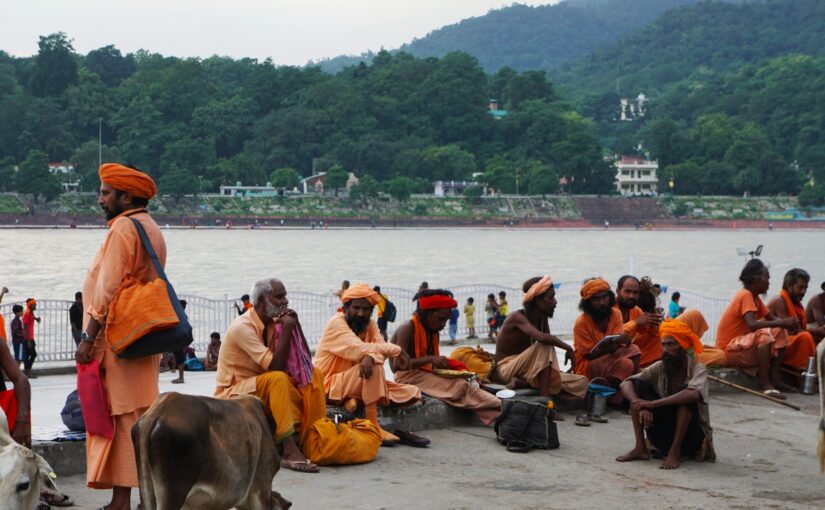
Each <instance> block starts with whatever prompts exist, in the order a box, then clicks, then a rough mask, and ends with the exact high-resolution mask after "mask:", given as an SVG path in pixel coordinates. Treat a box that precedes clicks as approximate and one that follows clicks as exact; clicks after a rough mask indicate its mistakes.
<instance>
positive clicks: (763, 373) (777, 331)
mask: <svg viewBox="0 0 825 510" xmlns="http://www.w3.org/2000/svg"><path fill="white" fill-rule="evenodd" d="M739 280H740V281H741V282H742V284H743V285H744V287H745V288H743V289H742V290H740V291H739V292H737V293H736V294H735V295H734V296H733V299H732V300H731V302H730V303H729V304H728V306H727V308H725V311H724V312H723V313H722V317H721V318H720V319H719V324H718V325H717V327H716V347H718V348H719V349H722V350H723V351H725V356H726V358H727V366H729V367H739V368H741V369H742V370H743V371H745V372H746V373H749V374H751V375H753V374H754V373H755V374H757V375H758V376H759V388H760V389H761V390H762V391H763V392H764V393H765V394H768V395H771V396H773V397H776V398H785V395H783V394H781V393H780V392H779V390H777V389H776V388H777V387H778V386H781V384H780V381H779V365H780V364H781V363H782V359H783V357H784V355H785V347H787V345H788V333H789V332H790V333H796V332H797V330H798V329H799V322H798V321H797V320H796V319H791V318H787V317H786V318H781V319H780V318H777V317H774V315H773V314H772V313H770V312H769V311H768V307H766V306H765V304H764V303H763V302H762V299H761V298H760V297H759V296H760V294H764V293H766V292H767V291H768V286H769V284H770V273H769V272H768V268H767V267H765V265H764V264H763V263H762V261H761V260H759V259H751V260H749V261H748V262H747V264H745V267H744V268H743V269H742V273H741V274H740V275H739Z"/></svg>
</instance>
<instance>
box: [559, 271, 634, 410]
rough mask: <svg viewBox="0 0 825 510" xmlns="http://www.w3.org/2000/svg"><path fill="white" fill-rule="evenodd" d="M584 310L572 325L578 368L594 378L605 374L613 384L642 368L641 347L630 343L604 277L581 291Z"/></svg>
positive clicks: (618, 395) (613, 401) (619, 396)
mask: <svg viewBox="0 0 825 510" xmlns="http://www.w3.org/2000/svg"><path fill="white" fill-rule="evenodd" d="M579 295H580V297H581V301H580V302H579V309H581V311H582V314H581V315H579V316H578V318H576V323H575V325H574V326H573V350H574V352H575V354H576V368H575V372H576V373H577V374H579V375H583V376H586V377H588V378H589V379H591V380H592V379H594V378H596V377H600V378H604V379H605V380H606V381H607V383H608V384H609V385H610V386H611V387H614V388H618V387H619V385H620V384H621V383H622V381H624V380H625V379H627V378H628V377H630V376H631V375H633V374H635V373H636V372H638V371H639V357H640V355H641V351H640V350H639V347H637V346H636V345H633V344H631V343H630V338H629V337H628V336H627V335H625V334H624V329H623V325H624V323H623V321H622V313H621V312H620V311H619V310H617V309H616V308H615V307H614V305H615V304H616V296H615V295H614V294H613V292H612V291H611V290H610V284H609V283H607V281H606V280H604V279H603V278H591V279H590V280H587V281H585V282H584V284H583V285H582V288H581V290H580V291H579ZM613 335H621V336H620V338H619V340H617V341H613V342H609V343H608V344H606V345H605V344H603V346H602V348H600V349H599V350H594V348H595V347H596V344H598V343H599V342H600V341H601V340H602V339H603V338H604V337H606V336H613ZM622 398H623V397H622V394H621V392H616V394H615V395H613V396H612V397H610V399H609V400H608V402H610V403H611V404H620V403H621V401H622Z"/></svg>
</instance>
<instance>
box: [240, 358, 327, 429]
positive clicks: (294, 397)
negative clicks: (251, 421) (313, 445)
mask: <svg viewBox="0 0 825 510" xmlns="http://www.w3.org/2000/svg"><path fill="white" fill-rule="evenodd" d="M254 395H255V396H256V397H258V398H260V399H261V400H262V401H263V403H264V410H265V412H266V414H267V415H268V416H271V417H272V418H273V419H274V420H275V439H276V440H277V441H282V440H284V439H286V438H287V437H289V436H292V435H293V434H295V433H299V434H300V435H299V437H300V443H301V445H303V444H305V441H304V439H305V438H306V434H307V433H308V432H309V428H310V426H311V425H312V424H313V423H315V422H316V421H317V420H318V419H320V418H323V417H324V416H326V413H327V403H326V399H325V398H324V379H323V376H322V375H321V372H320V371H319V370H317V369H315V370H313V371H312V382H310V383H309V384H306V385H304V386H301V387H300V388H298V387H296V386H295V384H293V382H292V379H290V377H289V375H288V374H287V373H286V372H281V371H271V372H265V373H263V374H260V375H258V376H256V377H255V393H254Z"/></svg>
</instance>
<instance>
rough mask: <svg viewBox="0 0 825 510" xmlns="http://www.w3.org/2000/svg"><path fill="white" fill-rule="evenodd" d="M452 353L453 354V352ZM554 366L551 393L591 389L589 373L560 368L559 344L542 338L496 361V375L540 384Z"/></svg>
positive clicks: (580, 392) (503, 379)
mask: <svg viewBox="0 0 825 510" xmlns="http://www.w3.org/2000/svg"><path fill="white" fill-rule="evenodd" d="M451 356H452V354H451ZM547 367H552V370H550V394H551V395H556V394H558V393H560V392H562V391H564V392H566V393H569V394H570V395H573V396H574V397H576V398H584V395H585V393H587V384H588V383H587V377H585V376H583V375H577V374H568V373H565V372H562V371H560V370H559V361H558V358H557V355H556V348H555V347H554V346H552V345H549V344H545V343H542V342H536V343H534V344H533V345H531V346H530V347H528V348H527V349H525V350H523V351H522V352H521V353H519V354H514V355H512V356H507V357H506V358H504V359H502V360H501V361H499V362H498V363H497V364H496V376H497V378H498V380H499V381H501V382H502V383H504V384H507V383H509V382H510V381H511V380H512V379H513V378H514V377H518V378H519V379H522V380H524V381H527V384H529V385H530V386H531V387H533V388H538V387H539V374H541V372H543V371H544V370H546V369H547Z"/></svg>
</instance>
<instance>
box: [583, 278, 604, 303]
mask: <svg viewBox="0 0 825 510" xmlns="http://www.w3.org/2000/svg"><path fill="white" fill-rule="evenodd" d="M608 290H610V284H609V283H607V280H605V279H604V278H591V279H589V280H587V281H586V282H584V285H582V288H581V291H579V294H580V295H581V297H582V299H590V298H592V297H593V296H595V295H596V294H601V293H602V292H607V291H608Z"/></svg>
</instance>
